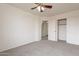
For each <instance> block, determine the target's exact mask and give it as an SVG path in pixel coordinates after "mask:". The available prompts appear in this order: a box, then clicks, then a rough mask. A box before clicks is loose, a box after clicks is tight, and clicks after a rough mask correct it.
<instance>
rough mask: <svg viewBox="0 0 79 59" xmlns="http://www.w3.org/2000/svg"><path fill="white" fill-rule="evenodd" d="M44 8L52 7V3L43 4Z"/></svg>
mask: <svg viewBox="0 0 79 59" xmlns="http://www.w3.org/2000/svg"><path fill="white" fill-rule="evenodd" d="M43 6H44V7H45V8H50V9H51V8H52V5H43Z"/></svg>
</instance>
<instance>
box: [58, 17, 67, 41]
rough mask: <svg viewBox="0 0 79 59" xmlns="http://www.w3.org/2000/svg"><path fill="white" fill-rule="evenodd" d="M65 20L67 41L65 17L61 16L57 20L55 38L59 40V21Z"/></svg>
mask: <svg viewBox="0 0 79 59" xmlns="http://www.w3.org/2000/svg"><path fill="white" fill-rule="evenodd" d="M61 20H66V40H65V41H67V18H61V19H58V20H57V31H56V39H57V41H59V21H61Z"/></svg>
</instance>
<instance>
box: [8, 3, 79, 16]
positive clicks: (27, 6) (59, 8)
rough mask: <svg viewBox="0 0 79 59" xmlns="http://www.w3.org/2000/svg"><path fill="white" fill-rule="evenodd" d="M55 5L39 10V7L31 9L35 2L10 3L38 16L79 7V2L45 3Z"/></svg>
mask: <svg viewBox="0 0 79 59" xmlns="http://www.w3.org/2000/svg"><path fill="white" fill-rule="evenodd" d="M44 4H50V5H52V6H53V8H52V9H45V11H44V12H42V13H41V12H39V11H38V10H37V9H35V10H31V9H30V8H32V7H34V6H36V5H35V4H33V3H9V5H11V6H14V7H17V8H19V9H22V10H24V11H26V12H29V13H32V14H34V15H38V16H48V17H49V16H53V15H57V14H61V13H65V12H69V11H73V10H77V9H79V3H44Z"/></svg>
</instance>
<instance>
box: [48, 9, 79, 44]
mask: <svg viewBox="0 0 79 59" xmlns="http://www.w3.org/2000/svg"><path fill="white" fill-rule="evenodd" d="M63 18H67V42H68V43H72V44H77V45H79V10H76V11H71V12H67V13H63V14H59V15H56V16H52V17H50V18H48V19H49V20H48V22H49V40H53V41H57V20H58V19H63Z"/></svg>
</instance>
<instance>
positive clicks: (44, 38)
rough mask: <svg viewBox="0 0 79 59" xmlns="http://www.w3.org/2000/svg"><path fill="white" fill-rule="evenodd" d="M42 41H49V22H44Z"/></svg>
mask: <svg viewBox="0 0 79 59" xmlns="http://www.w3.org/2000/svg"><path fill="white" fill-rule="evenodd" d="M41 32H42V40H48V21H43V22H42V31H41Z"/></svg>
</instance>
